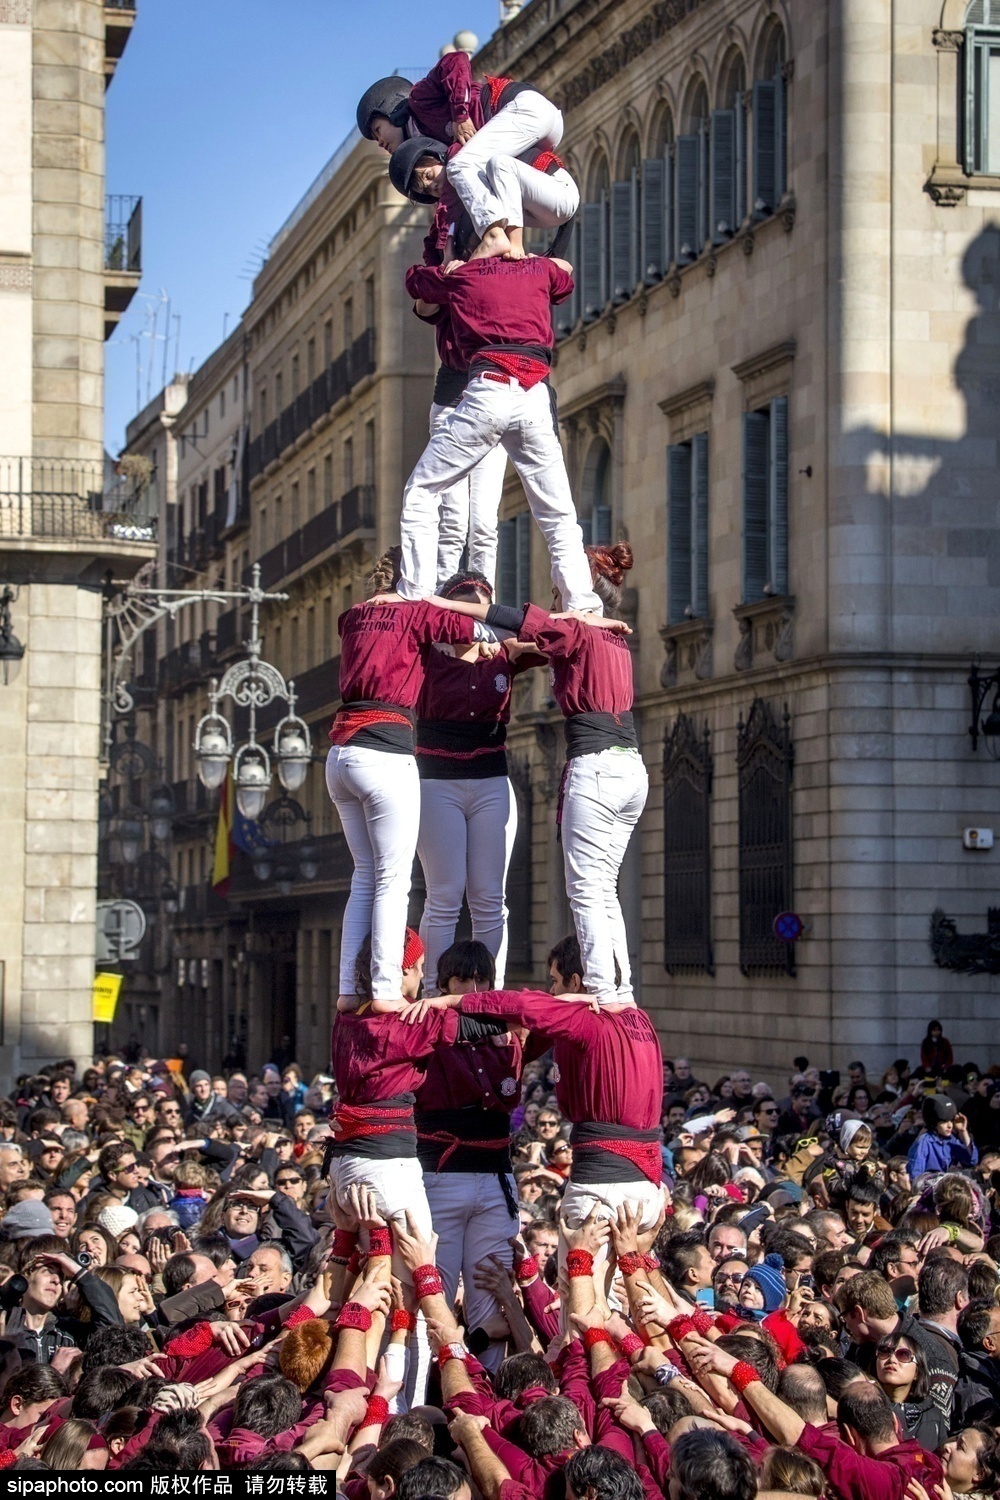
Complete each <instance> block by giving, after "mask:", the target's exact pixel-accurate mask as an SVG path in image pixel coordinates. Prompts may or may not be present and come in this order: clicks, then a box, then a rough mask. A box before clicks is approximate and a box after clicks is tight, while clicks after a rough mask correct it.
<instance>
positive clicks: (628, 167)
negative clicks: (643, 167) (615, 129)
mask: <svg viewBox="0 0 1000 1500" xmlns="http://www.w3.org/2000/svg"><path fill="white" fill-rule="evenodd" d="M619 154H620V158H621V170H620V172H619V173H618V176H619V178H623V179H624V180H625V181H628V179H629V178H630V177H631V176H632V173H633V172H638V170H639V162H640V160H641V158H642V151H641V149H640V146H639V136H638V134H637V132H636V131H634V130H630V131H629V133H628V135H627V136H626V137H625V140H624V142H623V143H622V146H621V151H620V153H619Z"/></svg>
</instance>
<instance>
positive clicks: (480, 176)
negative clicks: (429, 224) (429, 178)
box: [447, 89, 563, 235]
mask: <svg viewBox="0 0 1000 1500" xmlns="http://www.w3.org/2000/svg"><path fill="white" fill-rule="evenodd" d="M562 133H563V117H562V115H561V114H560V112H559V111H558V110H557V109H556V107H555V105H554V104H553V103H552V102H551V100H549V99H546V97H545V95H544V94H539V93H538V92H537V90H535V89H525V91H524V93H522V94H518V95H517V96H516V97H515V98H513V99H512V100H511V102H510V103H509V104H506V105H504V107H503V109H501V110H500V111H499V113H498V114H495V115H494V116H493V119H492V120H488V121H487V122H486V124H485V125H483V126H482V127H481V128H480V129H479V130H477V131H476V133H475V135H474V136H473V137H472V139H471V141H468V142H467V143H466V145H464V146H463V147H462V149H461V151H458V152H456V154H455V155H454V156H453V157H452V159H451V161H450V162H449V163H448V168H447V170H448V181H449V182H450V183H451V184H452V186H453V187H454V189H455V191H456V192H457V193H458V196H459V197H460V198H461V200H462V202H463V204H464V205H465V207H466V208H467V209H468V211H469V217H470V218H471V220H472V222H473V225H474V226H475V230H476V233H477V234H478V235H482V234H484V233H485V231H486V230H487V229H489V227H490V225H491V224H496V223H498V222H499V221H500V220H501V219H502V218H503V213H502V211H501V205H500V200H499V199H498V198H497V196H496V193H495V191H494V190H493V188H492V186H491V184H490V182H489V180H488V178H487V175H486V166H487V163H488V162H490V161H492V160H493V158H494V157H497V156H521V155H523V153H524V152H526V151H531V152H534V151H536V150H542V151H554V150H555V149H556V147H557V146H558V144H559V142H560V141H561V140H562ZM532 170H534V169H532Z"/></svg>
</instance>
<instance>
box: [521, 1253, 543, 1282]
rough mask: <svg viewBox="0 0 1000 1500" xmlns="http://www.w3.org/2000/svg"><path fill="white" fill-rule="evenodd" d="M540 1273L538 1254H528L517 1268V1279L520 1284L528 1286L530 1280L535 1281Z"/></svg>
mask: <svg viewBox="0 0 1000 1500" xmlns="http://www.w3.org/2000/svg"><path fill="white" fill-rule="evenodd" d="M537 1275H538V1257H537V1255H526V1256H525V1257H524V1259H523V1260H522V1262H521V1264H520V1265H519V1266H518V1268H517V1280H518V1284H519V1285H520V1286H527V1284H528V1282H529V1281H534V1279H535V1277H536V1276H537Z"/></svg>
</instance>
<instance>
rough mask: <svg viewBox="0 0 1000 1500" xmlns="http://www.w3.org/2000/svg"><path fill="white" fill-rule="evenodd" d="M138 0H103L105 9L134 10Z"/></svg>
mask: <svg viewBox="0 0 1000 1500" xmlns="http://www.w3.org/2000/svg"><path fill="white" fill-rule="evenodd" d="M138 4H139V0H104V9H105V10H135V9H136V8H137V7H138Z"/></svg>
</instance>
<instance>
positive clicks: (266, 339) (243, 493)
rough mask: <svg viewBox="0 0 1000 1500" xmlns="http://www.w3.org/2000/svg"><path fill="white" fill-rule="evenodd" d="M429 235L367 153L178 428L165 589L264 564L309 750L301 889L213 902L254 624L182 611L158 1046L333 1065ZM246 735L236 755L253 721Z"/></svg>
mask: <svg viewBox="0 0 1000 1500" xmlns="http://www.w3.org/2000/svg"><path fill="white" fill-rule="evenodd" d="M424 218H425V215H424V213H423V211H421V210H416V209H414V208H412V207H411V206H410V205H408V204H406V203H405V202H404V201H403V200H402V199H401V198H400V197H399V196H398V195H397V194H396V193H395V192H394V191H393V189H392V187H391V185H390V184H389V181H388V178H387V177H386V175H385V159H384V157H383V156H382V155H381V154H380V153H379V151H378V150H377V148H376V147H374V146H373V145H371V144H370V143H367V142H361V141H359V139H358V137H357V136H356V135H353V136H351V137H350V138H349V139H348V140H347V141H346V142H345V143H344V145H343V146H342V147H341V149H340V150H339V151H338V152H336V153H335V154H334V156H333V157H332V158H331V160H330V162H329V163H328V164H327V166H326V167H325V168H324V170H323V172H322V173H321V174H320V176H319V178H318V179H317V180H316V182H315V183H314V184H312V186H311V187H310V188H309V189H308V191H307V192H306V193H305V194H304V196H303V198H302V200H301V202H300V203H299V205H298V206H297V207H296V209H295V210H294V211H293V213H292V214H291V215H290V217H289V219H288V221H287V222H286V223H285V224H284V225H283V226H282V227H281V229H280V230H279V231H278V233H277V234H276V235H275V236H274V239H273V240H272V242H271V245H270V247H269V250H268V255H267V259H266V261H265V264H264V266H263V268H262V270H261V272H260V274H259V275H258V277H257V279H256V281H255V283H254V289H253V299H252V301H251V303H250V306H249V307H248V308H247V310H246V313H245V314H244V318H243V322H242V324H241V326H240V328H239V329H237V330H236V331H234V333H233V334H232V335H230V338H229V339H228V341H227V343H226V344H225V345H223V346H222V347H221V348H220V349H219V350H217V351H216V352H215V353H214V354H213V355H212V356H210V358H209V359H208V360H207V361H206V363H205V364H204V365H203V366H202V367H201V369H200V370H198V371H196V372H195V373H194V375H192V377H191V379H190V382H189V384H188V387H187V391H186V401H185V404H184V405H183V408H182V409H181V410H180V411H179V412H178V414H177V416H176V418H175V419H174V420H173V422H172V423H171V441H172V442H173V443H174V444H175V445H176V452H177V481H176V491H175V503H174V504H173V505H172V507H171V505H170V504H169V503H167V501H166V497H165V496H164V497H163V500H164V503H165V510H164V509H163V508H161V518H163V517H165V515H166V513H167V512H169V513H170V516H171V519H169V520H167V519H161V533H162V535H163V537H164V538H165V541H164V552H163V555H162V559H161V565H162V567H163V569H165V571H164V573H163V574H162V577H163V579H164V582H163V585H162V586H164V587H184V588H191V589H211V588H218V587H222V588H225V589H232V588H236V587H238V586H239V585H240V583H241V582H242V583H248V582H249V581H250V577H251V568H252V565H253V564H254V563H259V565H260V570H261V575H260V582H261V586H262V588H263V589H265V590H266V591H267V592H269V593H278V594H284V595H286V598H285V599H282V600H277V601H272V602H269V603H267V604H265V606H264V607H263V611H262V638H263V655H264V657H265V658H266V660H268V661H269V662H271V663H273V664H274V665H275V666H276V667H277V668H278V669H279V671H280V672H281V673H282V674H283V675H284V677H285V678H286V680H292V681H293V682H294V688H295V692H296V695H297V701H296V711H297V712H298V713H299V714H300V715H301V716H302V717H303V719H304V720H305V721H306V723H307V724H308V725H309V727H310V731H311V736H312V750H313V763H312V764H311V765H310V768H309V772H308V775H307V778H306V781H305V784H304V786H303V787H302V788H301V789H298V790H296V792H295V793H294V798H293V799H292V801H291V802H290V801H289V800H288V799H287V798H286V799H285V800H284V801H283V802H282V799H281V787H280V786H278V785H277V781H276V780H275V782H273V783H272V790H271V799H270V803H271V806H272V808H275V809H276V812H275V814H274V816H279V817H282V818H283V817H284V816H285V814H286V813H287V815H288V817H289V818H290V819H291V821H290V822H287V823H284V822H282V823H281V825H280V827H281V830H282V838H283V844H282V850H283V855H284V858H285V863H286V864H287V863H288V861H289V860H290V861H291V865H290V878H289V879H285V878H284V876H285V874H286V870H285V868H284V865H283V864H282V863H281V861H272V865H273V868H272V869H271V870H270V871H269V872H268V874H267V878H266V879H264V880H261V879H259V878H258V877H259V874H260V872H261V869H262V867H261V865H260V864H259V862H258V863H257V864H256V865H255V863H254V862H253V861H252V860H251V859H250V858H249V857H248V854H247V851H246V850H245V849H241V848H239V847H237V848H236V850H235V851H234V863H233V868H232V874H231V878H230V882H229V887H228V891H227V892H226V893H225V894H222V893H220V892H216V891H214V890H213V889H212V887H211V875H212V863H213V846H214V839H215V832H216V824H217V817H218V794H217V793H206V791H205V788H204V787H203V786H202V785H201V783H200V782H199V781H198V779H197V776H196V774H195V764H194V756H193V743H194V739H195V730H196V727H197V723H198V720H199V719H200V718H201V716H202V714H203V713H205V712H206V710H207V707H208V698H207V689H208V681H209V678H210V677H213V676H214V677H220V676H221V675H222V673H223V672H224V671H225V670H226V668H227V667H228V666H229V665H230V664H231V663H232V662H234V661H236V660H237V659H238V658H239V657H240V656H241V655H242V654H245V653H244V652H243V642H244V641H245V639H246V636H247V625H248V612H247V610H246V609H245V608H243V607H241V606H237V607H233V606H232V604H231V603H229V604H227V603H223V604H212V603H205V604H196V605H193V606H191V607H188V608H186V609H185V610H183V611H181V612H179V613H178V615H177V618H176V623H175V626H174V628H173V632H172V633H171V634H170V635H169V636H168V635H167V634H165V633H162V634H161V640H160V647H159V650H158V655H159V658H160V660H159V666H158V672H157V689H156V698H157V707H156V711H155V717H156V723H157V728H156V735H157V745H158V753H159V756H160V759H161V761H162V764H163V765H164V767H165V768H166V773H165V774H166V776H167V780H168V782H169V784H170V787H171V792H172V796H173V801H174V832H173V849H172V855H171V858H172V860H173V866H174V876H175V883H176V886H177V889H178V898H179V899H178V910H177V912H176V913H175V914H172V915H171V916H170V917H169V921H170V930H171V933H172V940H171V945H170V959H169V962H167V961H166V959H165V958H164V959H163V960H161V962H160V969H159V973H158V975H157V977H156V986H157V987H158V990H159V994H160V1001H159V1009H158V1016H157V1025H158V1029H157V1030H156V1031H155V1035H156V1037H157V1043H156V1045H157V1046H159V1048H160V1049H161V1050H163V1049H168V1050H170V1049H173V1048H175V1047H176V1046H177V1045H178V1043H180V1042H181V1041H185V1042H187V1044H188V1046H189V1048H190V1053H191V1056H192V1057H193V1058H194V1059H195V1060H200V1061H203V1062H206V1063H208V1064H210V1065H212V1066H218V1064H219V1063H220V1061H221V1060H222V1059H223V1058H224V1057H225V1058H227V1059H229V1060H230V1061H243V1060H246V1061H249V1062H251V1063H256V1064H259V1063H260V1062H261V1060H263V1059H266V1058H267V1057H270V1056H279V1057H280V1056H287V1055H291V1054H292V1053H293V1052H294V1054H295V1055H296V1056H297V1057H298V1058H299V1060H300V1061H301V1062H302V1063H303V1064H304V1065H306V1066H309V1067H310V1068H313V1069H315V1068H319V1067H325V1066H326V1065H327V1063H328V1060H329V1018H330V1008H331V1003H332V1002H333V1001H335V999H336V991H335V990H334V991H333V993H332V994H331V984H332V982H333V979H332V976H333V975H334V974H335V969H336V966H335V957H336V952H337V946H338V943H339V932H340V922H341V915H342V912H343V907H344V902H345V900H346V893H347V889H348V886H349V883H350V869H351V863H350V857H349V855H348V854H347V851H346V846H345V843H344V839H343V835H342V833H341V832H340V828H339V823H338V821H337V819H336V815H335V813H334V812H333V810H332V808H331V805H330V802H329V798H328V796H327V793H326V787H325V782H324V777H323V762H324V760H325V754H326V749H327V741H326V730H327V728H328V726H329V722H330V719H331V717H332V714H333V711H334V708H335V706H336V704H337V702H338V700H339V677H338V656H339V637H338V633H337V619H338V617H339V615H340V614H341V612H342V611H343V610H344V609H346V608H348V607H349V606H350V605H351V603H352V602H353V601H354V600H355V599H357V598H359V597H361V596H362V594H363V591H364V579H365V575H366V573H367V572H368V571H369V570H370V567H371V563H372V560H373V557H374V555H375V553H376V550H377V549H381V548H382V547H383V546H388V545H389V544H390V543H391V542H393V541H397V540H398V533H399V503H400V497H401V495H402V489H403V484H404V482H405V479H406V476H407V474H408V473H409V471H410V469H411V468H412V466H413V464H414V462H415V460H416V458H417V456H418V454H419V452H420V450H421V447H422V446H423V443H424V441H425V433H426V424H427V414H428V408H429V403H430V395H431V388H432V383H433V371H434V350H433V341H432V339H431V337H430V335H429V332H428V330H427V329H426V327H424V325H422V324H420V323H419V322H418V321H417V320H416V319H415V318H413V316H412V313H411V311H410V306H409V303H408V301H407V299H406V297H405V293H404V291H403V273H404V271H405V269H406V267H407V266H408V265H409V264H411V263H412V262H413V261H414V260H415V259H417V258H418V257H419V254H420V247H421V241H422V238H423V234H424V232H425V226H424ZM154 405H155V403H154ZM147 425H148V424H147V423H146V422H145V421H144V420H140V419H137V421H136V423H134V424H133V426H132V427H130V429H129V448H128V451H130V452H138V451H142V449H143V445H144V443H145V442H146V441H147V440H146V439H145V438H144V436H143V434H144V432H145V431H146V428H147ZM227 507H228V510H227ZM163 631H164V627H161V632H163ZM224 708H225V710H226V712H227V713H230V714H231V713H232V711H233V705H232V704H231V703H229V704H225V705H224ZM283 712H284V704H280V705H279V703H277V702H276V703H274V704H272V705H270V706H269V707H268V708H267V709H265V710H264V711H263V712H262V713H261V714H260V715H259V716H258V731H259V738H260V739H261V740H262V741H263V742H264V743H265V744H266V745H268V746H270V744H271V742H272V737H273V731H274V728H275V726H276V723H277V720H278V718H279V717H280V716H281V714H282V713H283ZM233 724H234V730H235V734H236V740H237V743H239V742H240V741H241V738H242V737H243V736H244V735H245V730H246V722H245V716H244V715H243V712H242V710H240V711H238V712H237V714H236V717H235V719H234V720H233ZM279 804H280V807H279V806H278V805H279ZM266 821H267V820H266V819H265V822H266ZM269 826H270V825H269ZM275 826H278V825H275ZM303 846H306V856H307V858H306V867H307V868H308V854H309V851H310V850H311V851H313V852H314V854H315V869H313V870H312V871H311V872H310V878H308V879H307V878H305V877H304V875H303V874H302V860H301V858H300V855H301V853H302V850H303ZM151 967H152V968H154V969H155V967H156V966H155V965H153V966H151ZM145 992H146V986H145V981H144V980H143V979H142V977H141V975H140V974H139V972H134V973H131V974H130V976H129V979H128V982H127V985H126V991H125V998H126V1004H125V1008H124V1010H123V1013H122V1017H121V1021H120V1024H119V1026H118V1027H117V1028H116V1031H115V1033H114V1036H113V1040H114V1041H115V1042H116V1043H117V1044H118V1045H120V1046H128V1045H129V1044H130V1043H131V1044H133V1045H135V1044H136V1043H139V1042H142V1043H144V1044H145V1045H148V1046H153V1042H152V1040H151V1035H152V1034H153V1033H151V1032H150V1031H149V1030H148V1029H147V1030H144V1029H142V1027H143V1025H146V1026H147V1027H148V1026H149V1025H150V1024H151V1021H152V1014H153V1013H152V1010H151V1009H150V1006H151V1005H152V1004H153V1003H155V1002H153V1001H152V1000H151V999H142V998H141V996H143V995H144V994H145ZM143 1006H145V1007H146V1008H145V1009H144V1010H142V1015H141V1017H140V1009H141V1007H143Z"/></svg>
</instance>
